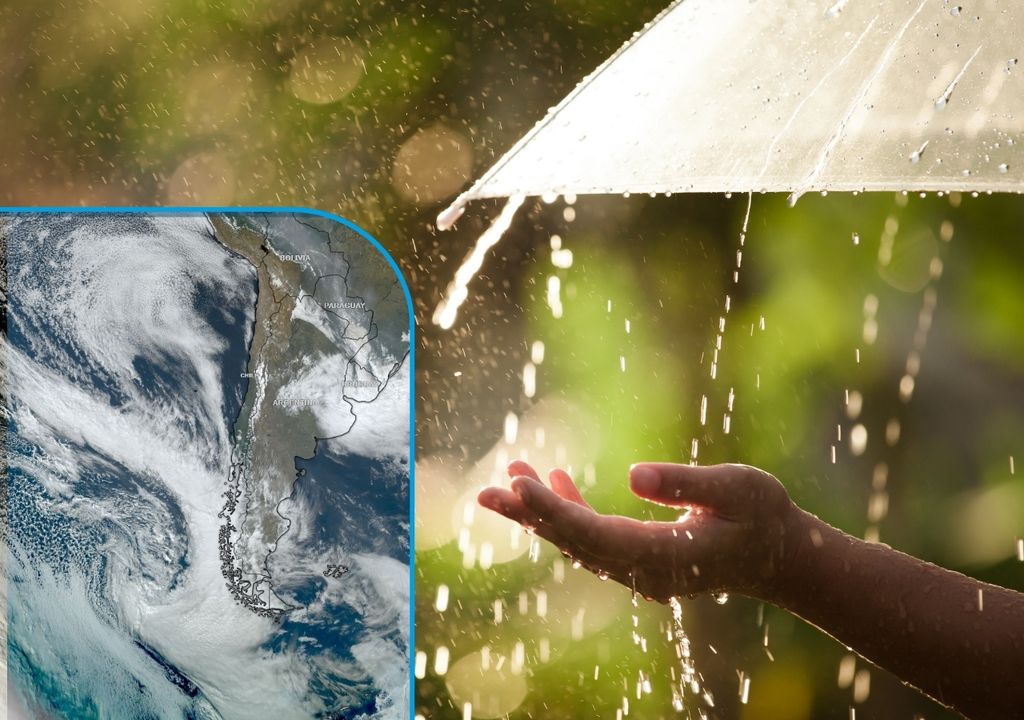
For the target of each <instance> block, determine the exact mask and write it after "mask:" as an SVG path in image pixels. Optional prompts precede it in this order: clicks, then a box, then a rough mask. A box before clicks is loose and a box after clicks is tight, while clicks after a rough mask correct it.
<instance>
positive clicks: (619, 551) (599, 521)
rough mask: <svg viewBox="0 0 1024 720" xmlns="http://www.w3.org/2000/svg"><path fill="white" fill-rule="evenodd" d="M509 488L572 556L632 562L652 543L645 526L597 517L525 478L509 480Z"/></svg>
mask: <svg viewBox="0 0 1024 720" xmlns="http://www.w3.org/2000/svg"><path fill="white" fill-rule="evenodd" d="M512 489H513V491H514V492H516V493H517V494H518V495H519V497H520V498H521V499H522V501H523V504H524V505H525V506H526V507H527V508H529V509H530V510H532V511H533V512H534V513H535V514H536V515H537V517H538V518H539V519H540V522H541V524H543V525H550V526H553V527H554V528H556V529H557V531H558V532H559V533H560V534H561V535H562V536H563V537H564V538H565V539H566V540H567V541H568V542H569V543H571V544H572V546H573V548H574V550H575V553H587V554H589V555H592V556H594V557H597V558H603V559H606V560H607V559H614V560H616V561H626V562H631V561H632V559H633V558H634V557H636V556H637V555H638V554H639V553H641V552H644V551H645V550H646V548H647V546H648V545H649V543H650V542H651V541H652V539H653V538H652V537H651V532H650V529H649V528H648V526H647V524H646V523H643V522H640V521H639V520H634V519H632V518H625V517H618V516H612V515H599V514H597V513H595V512H594V511H593V510H591V509H590V508H589V507H584V506H583V505H578V504H576V503H574V502H571V501H569V500H565V499H563V498H562V497H559V496H558V495H556V494H555V493H554V492H552V491H551V490H549V489H548V488H546V487H544V485H542V484H541V483H538V482H536V481H535V480H531V479H530V478H526V477H518V478H516V479H515V480H513V481H512Z"/></svg>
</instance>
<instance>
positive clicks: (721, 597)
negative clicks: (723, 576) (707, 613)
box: [714, 593, 729, 605]
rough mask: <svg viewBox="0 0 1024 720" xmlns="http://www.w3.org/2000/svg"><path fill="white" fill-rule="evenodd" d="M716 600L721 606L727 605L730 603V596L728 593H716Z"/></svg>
mask: <svg viewBox="0 0 1024 720" xmlns="http://www.w3.org/2000/svg"><path fill="white" fill-rule="evenodd" d="M714 598H715V602H716V603H717V604H719V605H725V604H726V603H727V602H729V595H728V594H727V593H715V594H714Z"/></svg>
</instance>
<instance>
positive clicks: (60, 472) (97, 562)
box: [0, 212, 411, 720]
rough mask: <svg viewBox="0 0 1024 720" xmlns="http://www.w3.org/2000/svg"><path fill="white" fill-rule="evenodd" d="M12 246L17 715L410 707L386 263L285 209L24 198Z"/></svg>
mask: <svg viewBox="0 0 1024 720" xmlns="http://www.w3.org/2000/svg"><path fill="white" fill-rule="evenodd" d="M0 243H2V244H3V246H4V248H3V249H4V253H3V254H4V258H5V261H6V275H5V279H6V287H5V288H4V291H3V296H2V298H3V300H5V302H6V308H5V310H6V323H5V334H4V339H3V342H2V345H0V363H2V365H3V371H2V373H0V390H2V394H3V400H4V401H3V411H4V415H5V420H6V423H5V431H6V434H5V440H4V462H5V463H6V483H5V487H4V490H5V491H6V504H7V510H6V518H7V523H6V528H4V532H5V534H6V544H7V548H8V549H7V553H6V557H4V558H0V562H2V563H3V564H4V567H3V572H2V573H0V585H2V584H3V581H4V579H5V581H6V590H5V593H0V599H4V601H5V602H6V606H7V612H6V622H7V627H6V635H7V642H6V643H5V645H6V647H5V648H4V649H5V650H6V673H7V675H8V677H7V683H6V685H7V691H8V697H7V709H8V715H7V717H10V718H12V719H16V718H73V719H74V720H86V719H89V718H97V719H100V718H102V719H104V720H122V719H123V720H141V719H149V718H160V719H164V718H167V719H171V718H174V719H175V720H181V719H183V718H195V719H197V720H199V719H204V720H205V719H207V718H223V719H225V720H226V719H228V718H239V719H241V718H245V719H246V720H259V719H262V718H267V719H272V720H290V719H292V718H294V719H296V720H299V719H303V720H305V719H308V718H324V719H337V718H395V719H398V718H402V719H404V718H406V717H408V714H409V713H408V707H409V705H408V694H409V685H408V682H409V681H408V667H409V492H410V488H409V484H410V483H409V480H410V464H411V458H410V440H411V418H410V398H411V374H410V373H411V368H410V363H411V355H410V352H411V349H410V347H411V346H410V331H411V327H410V314H409V309H408V308H409V304H408V300H407V295H406V292H405V289H404V286H403V284H402V282H401V280H400V278H399V277H398V275H397V274H396V270H395V269H393V267H392V265H391V264H389V261H388V259H387V258H386V257H385V256H384V255H383V254H382V253H381V252H380V251H379V250H378V249H377V248H376V247H375V246H374V245H373V244H371V243H370V242H369V241H368V240H366V239H365V238H364V237H362V236H361V235H360V234H359V233H357V232H356V231H355V230H353V229H351V228H349V227H347V226H345V225H342V224H341V223H338V222H335V221H332V220H329V219H326V218H324V217H321V216H318V215H313V214H296V213H273V212H266V213H250V214H241V213H228V214H201V213H191V214H136V213H123V214H100V213H70V214H30V213H24V214H22V213H15V214H7V215H0ZM4 594H5V595H6V598H3V595H4ZM0 609H2V608H0ZM0 630H3V626H2V625H0ZM2 659H3V658H2V657H0V660H2ZM3 669H4V668H3V664H2V663H0V670H3ZM2 679H3V678H0V680H2Z"/></svg>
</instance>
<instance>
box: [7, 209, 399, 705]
mask: <svg viewBox="0 0 1024 720" xmlns="http://www.w3.org/2000/svg"><path fill="white" fill-rule="evenodd" d="M0 213H4V214H8V213H9V214H23V215H25V214H30V213H35V214H42V215H56V214H59V213H76V214H79V215H87V214H89V213H96V214H134V215H197V214H206V213H238V214H241V213H250V214H254V215H255V214H264V215H286V214H301V215H315V216H318V217H322V218H325V219H327V220H330V221H332V222H335V223H338V224H339V225H343V226H344V227H347V228H348V229H349V230H352V231H353V232H355V233H356V234H357V235H359V236H360V237H362V238H363V239H364V240H366V241H368V242H369V243H370V244H371V245H373V246H374V247H375V248H376V249H377V252H379V253H380V254H381V255H383V256H384V259H385V260H387V261H388V264H389V265H390V266H391V269H392V270H394V271H395V277H397V278H398V282H399V284H400V285H401V286H402V292H403V293H405V306H406V309H407V310H408V312H409V718H410V719H413V718H415V717H416V674H415V669H416V668H415V665H416V564H415V555H416V315H415V312H414V310H413V304H412V293H411V292H410V291H409V284H408V283H407V282H406V281H405V275H403V274H402V269H401V268H400V267H398V263H397V262H395V259H394V258H393V257H391V253H389V252H388V251H387V249H386V248H385V247H384V246H383V245H381V244H380V242H379V241H378V240H377V238H375V237H373V236H372V235H370V233H368V232H366V231H365V230H363V229H362V228H361V227H359V226H358V225H356V224H355V223H354V222H352V221H351V220H347V219H345V218H343V217H341V216H340V215H335V214H334V213H329V212H325V211H324V210H314V209H313V208H305V207H249V206H240V207H230V206H195V207H193V206H175V207H160V206H154V207H146V206H124V207H117V206H100V207H90V206H84V205H70V206H46V207H9V206H2V207H0Z"/></svg>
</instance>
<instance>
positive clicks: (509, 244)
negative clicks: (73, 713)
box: [0, 0, 1024, 720]
mask: <svg viewBox="0 0 1024 720" xmlns="http://www.w3.org/2000/svg"><path fill="white" fill-rule="evenodd" d="M660 9H661V5H660V3H652V2H641V1H640V0H625V1H622V0H617V1H613V0H601V1H588V0H540V1H536V2H521V1H517V2H512V1H511V0H510V1H505V0H490V1H486V2H484V1H481V2H476V3H447V2H440V3H435V2H431V3H398V2H372V3H371V2H364V3H358V2H354V1H348V0H339V1H327V0H222V1H221V2H206V3H203V2H198V1H195V0H163V1H158V0H154V1H152V2H129V1H128V0H114V1H113V2H111V1H106V2H98V1H95V2H92V1H89V2H87V1H85V0H66V1H65V2H60V3H57V2H39V1H38V0H33V1H28V0H8V2H5V3H4V4H3V6H2V7H0V137H2V139H3V147H4V153H3V162H2V164H0V202H2V203H3V204H7V205H41V204H48V205H58V204H61V205H63V204H69V205H79V204H81V205H122V204H143V205H149V204H168V205H198V204H228V205H295V206H308V207H314V208H319V209H323V210H327V211H331V212H336V213H339V214H341V215H344V216H345V217H348V218H350V219H352V220H353V221H355V222H357V223H358V224H360V225H361V226H363V227H364V228H366V229H367V230H368V231H369V232H371V233H372V234H374V235H375V236H376V237H377V238H379V239H380V240H381V242H382V243H383V244H384V245H385V246H386V247H387V248H389V249H390V250H391V252H392V254H393V255H394V256H395V258H396V259H397V260H398V262H399V263H400V265H401V266H402V267H403V269H404V271H405V274H406V276H407V278H408V280H409V282H410V284H411V286H412V288H413V293H414V300H415V306H416V312H417V320H418V325H419V333H418V338H417V345H418V347H417V351H418V355H417V384H418V387H417V413H418V415H417V444H418V456H419V461H418V464H417V465H418V466H417V472H418V478H417V489H416V497H417V507H418V512H417V522H416V529H417V564H418V569H417V575H416V581H417V582H416V587H417V612H416V624H417V637H416V648H415V649H416V652H417V663H418V665H419V668H418V670H420V673H419V674H421V675H422V678H421V679H419V680H418V681H417V707H416V711H417V713H419V714H421V715H422V716H424V717H426V718H459V717H465V716H466V712H467V709H466V705H467V703H468V704H469V705H470V708H469V713H470V714H471V715H474V716H476V717H500V716H504V715H505V714H509V715H510V716H511V717H533V718H576V717H587V718H589V717H601V718H614V717H617V712H618V711H622V710H625V706H624V702H623V698H627V699H628V715H629V717H640V718H660V717H665V718H668V717H678V716H679V715H677V713H675V712H674V711H673V710H672V708H671V693H670V689H669V684H670V680H669V678H670V674H671V672H672V671H673V670H676V671H678V660H677V659H676V657H675V653H674V649H673V647H672V646H671V645H670V643H669V642H668V641H667V640H666V639H665V635H666V630H667V629H668V621H669V619H670V614H669V611H668V610H667V609H666V608H664V607H661V606H654V605H648V604H646V603H642V602H641V604H640V607H638V608H637V609H635V610H634V608H633V607H632V606H631V604H630V598H629V592H628V591H627V590H625V589H623V588H621V587H618V586H613V585H612V584H611V583H601V582H600V581H598V580H596V579H594V578H592V577H590V576H588V575H586V574H585V573H584V572H583V571H575V570H572V569H571V568H570V567H568V566H567V565H566V564H565V563H564V561H563V560H562V558H561V556H560V555H559V554H558V553H557V552H553V551H552V550H551V549H550V548H547V547H539V546H538V548H537V550H538V551H537V552H531V550H530V545H531V539H530V538H529V537H527V536H524V535H523V534H522V533H521V532H519V531H518V530H516V529H514V528H512V527H510V526H509V524H508V523H505V522H504V521H502V520H500V519H497V518H488V517H485V516H484V514H483V513H482V512H477V511H475V510H474V508H473V503H472V498H473V496H474V495H475V492H476V490H477V489H478V488H479V487H480V486H481V485H484V484H487V483H490V482H500V481H502V477H501V475H502V473H501V468H502V465H503V463H504V462H505V461H506V460H507V459H510V458H513V457H517V456H523V455H525V456H527V457H528V458H529V459H531V460H532V461H535V462H537V463H538V464H539V465H541V466H542V467H544V468H546V467H547V466H549V465H551V464H554V463H561V464H566V465H569V466H571V467H572V469H573V472H574V474H575V475H576V476H577V478H578V479H579V480H580V482H581V484H582V485H583V486H584V488H585V494H586V496H587V498H588V499H589V500H590V501H591V502H592V503H593V504H594V505H596V506H597V507H598V508H599V509H601V510H605V511H611V512H620V513H628V514H632V515H637V516H644V517H651V516H653V515H652V509H651V508H649V507H644V506H642V504H641V503H639V502H638V501H635V500H633V499H631V497H630V496H629V493H628V491H627V490H626V485H625V475H626V469H627V467H628V466H629V464H630V463H632V462H635V461H637V460H640V459H664V460H676V461H688V460H690V459H691V457H692V450H693V444H694V441H695V440H696V444H697V447H698V450H699V454H698V457H699V461H700V462H718V461H726V460H729V461H740V462H746V463H751V464H755V465H759V466H762V467H764V468H766V469H768V470H770V471H772V472H773V473H775V474H776V475H778V476H779V477H780V478H781V479H782V480H783V481H784V482H785V484H786V486H787V487H788V488H789V490H790V492H791V493H792V494H793V496H794V498H795V499H796V500H797V501H798V502H799V503H800V504H801V505H802V506H803V507H805V508H806V509H808V510H810V511H812V512H815V513H818V514H819V515H821V516H822V518H824V519H825V520H827V521H828V522H830V523H832V524H834V525H837V526H838V527H841V528H843V529H844V530H846V531H848V532H851V533H853V534H857V535H860V536H869V537H876V536H877V537H880V539H881V540H882V541H883V542H887V543H890V544H891V545H893V546H894V547H897V548H899V549H901V550H905V551H907V552H910V553H912V554H915V555H918V556H920V557H923V558H926V559H928V560H932V561H934V562H937V563H940V564H943V565H946V566H949V567H953V568H956V569H959V570H962V571H964V572H967V573H970V574H972V575H974V576H976V577H979V578H982V579H985V580H988V581H992V582H997V583H1000V584H1004V585H1007V586H1010V587H1015V588H1017V589H1021V590H1024V563H1022V562H1020V561H1018V560H1017V557H1016V552H1017V551H1016V544H1017V541H1018V539H1019V538H1020V537H1022V536H1024V482H1022V481H1021V477H1020V474H1021V472H1024V471H1022V470H1020V469H1018V470H1017V474H1016V475H1014V474H1011V469H1012V465H1013V457H1014V456H1015V455H1016V457H1017V462H1018V464H1020V463H1021V462H1024V290H1022V287H1021V285H1022V281H1024V242H1022V240H1024V238H1022V237H1021V228H1022V226H1024V202H1022V200H1021V198H1020V197H1016V196H983V197H972V196H970V195H964V196H960V195H952V196H942V197H940V196H934V195H932V196H929V197H926V198H920V197H918V196H916V195H911V196H904V195H898V194H897V195H893V194H864V195H859V196H850V195H835V194H833V195H830V196H828V197H820V196H816V195H815V196H807V197H804V198H802V199H801V200H800V201H799V202H798V203H797V205H796V206H795V207H794V208H790V207H788V206H787V204H786V202H785V198H783V197H777V196H755V197H754V198H753V201H752V207H751V211H750V225H749V232H748V234H747V239H746V243H745V245H744V247H743V248H742V252H743V255H742V265H741V268H740V270H739V282H738V283H737V282H734V275H733V273H734V271H735V268H736V264H737V254H736V253H737V250H738V249H739V237H740V228H741V225H742V220H743V216H744V213H745V210H746V207H747V198H746V196H743V197H733V198H726V197H722V196H673V197H657V198H649V197H635V196H634V197H630V198H622V197H581V198H578V199H574V198H560V199H557V200H554V201H553V202H550V203H546V202H542V201H540V200H530V201H528V202H527V204H526V206H525V207H524V208H523V210H522V211H520V214H519V216H518V218H517V220H516V222H515V223H514V225H513V228H512V230H511V231H510V232H509V233H508V235H507V236H506V238H505V239H504V240H503V241H502V243H501V244H500V245H499V246H498V247H497V248H495V250H494V251H492V253H491V254H490V255H489V257H488V259H487V261H486V262H485V264H484V267H483V270H482V272H481V274H480V276H479V277H478V278H476V279H475V280H474V281H473V282H472V284H471V286H470V299H469V301H468V302H467V304H466V305H465V306H464V307H463V309H462V311H461V312H460V314H459V317H458V319H457V321H456V323H455V326H454V327H453V328H452V329H451V330H448V331H443V330H441V329H439V328H437V327H436V326H434V325H433V324H432V323H431V315H432V314H433V310H434V307H435V305H436V304H437V302H438V300H439V299H440V297H441V295H442V293H443V291H444V289H445V287H446V285H447V283H448V282H449V280H450V279H451V278H452V276H453V274H454V272H455V269H456V268H457V266H458V265H459V263H460V262H461V261H462V259H463V258H464V257H465V255H466V253H467V252H468V249H469V248H470V247H471V245H472V243H473V242H474V240H475V239H476V237H477V236H478V235H479V234H480V232H481V231H482V230H483V229H484V228H485V227H486V226H487V224H488V222H489V220H490V219H491V218H493V216H494V215H495V214H496V212H497V209H498V207H499V204H497V203H488V202H482V203H479V204H477V205H476V206H474V207H471V208H470V209H469V211H468V213H467V215H466V216H465V217H464V218H463V219H462V220H460V222H459V225H458V227H457V229H456V230H454V231H452V232H448V233H441V234H439V233H437V232H436V231H435V230H434V229H433V226H432V221H433V218H434V216H435V215H436V213H437V212H438V211H439V210H440V209H442V208H443V207H444V206H445V205H446V204H447V202H448V201H450V200H451V198H452V197H453V196H454V195H455V194H456V193H457V192H458V191H459V190H460V189H461V188H462V187H464V186H465V184H466V183H467V182H468V181H469V180H470V179H472V178H473V177H475V176H478V175H479V174H480V173H481V172H483V171H484V170H485V169H486V168H487V167H488V166H489V165H490V163H491V162H493V161H494V160H495V159H496V158H497V156H499V155H500V154H501V153H502V152H503V151H504V150H505V149H507V148H508V147H509V146H510V145H511V144H512V143H513V142H514V141H515V140H516V139H518V137H519V136H520V135H522V133H524V132H525V131H527V130H528V129H529V128H530V127H531V126H532V124H533V123H534V122H535V121H536V120H537V119H539V118H540V117H541V116H542V115H543V114H544V112H545V110H546V108H547V107H549V106H550V105H552V104H554V103H555V102H557V100H559V99H560V98H561V97H562V96H563V95H564V94H565V93H566V92H568V91H569V90H570V89H571V88H572V87H573V86H574V85H575V83H576V82H578V81H579V80H580V79H581V78H582V77H583V76H584V75H586V73H587V72H589V71H590V70H591V69H592V68H593V67H594V66H596V65H597V64H598V63H599V62H600V61H602V60H603V59H604V58H605V57H606V56H607V55H608V54H609V53H611V52H612V51H614V50H615V49H616V48H617V47H618V46H619V45H620V44H621V43H622V42H623V41H625V40H626V39H627V38H628V37H629V36H630V34H631V33H632V32H633V31H634V30H636V29H638V28H639V27H641V26H642V25H643V23H644V22H646V21H647V20H649V19H651V18H652V17H653V16H654V15H655V14H656V13H657V12H658V11H659V10H660ZM691 70H692V71H694V72H697V71H699V69H696V68H695V69H691ZM681 131H685V129H681ZM570 201H571V202H570ZM555 249H557V250H558V251H559V252H557V253H554V254H553V250H555ZM565 250H569V251H571V259H570V257H569V255H568V254H567V253H565V252H564V251H565ZM553 277H554V278H557V281H552V280H551V278H553ZM553 282H556V283H557V292H554V290H553ZM549 296H550V297H549ZM556 297H557V300H556ZM727 298H728V300H727ZM727 302H728V306H729V310H728V312H726V303H727ZM559 306H560V310H556V309H555V308H558V307H559ZM922 312H923V314H924V317H922ZM556 314H560V315H561V316H560V317H555V315H556ZM722 317H725V318H726V323H725V331H724V333H722V341H721V349H720V350H719V352H718V355H717V358H716V355H715V351H716V349H717V348H716V345H717V340H716V338H717V336H718V335H719V334H720V333H719V328H720V318H722ZM627 323H628V325H627ZM713 362H714V363H715V375H716V377H715V378H714V379H712V377H711V367H712V363H713ZM524 376H526V377H525V379H524ZM905 376H906V377H909V378H910V379H911V380H912V381H913V382H912V385H913V388H912V393H908V392H907V391H908V390H909V389H910V386H911V382H910V381H908V380H906V379H904V378H905ZM531 378H535V381H533V380H531ZM901 387H902V394H901ZM730 395H732V401H731V403H732V408H731V411H730V409H729V405H730ZM705 396H706V397H707V401H706V402H707V412H706V424H705V425H701V422H700V414H701V413H700V408H701V404H702V398H703V397H705ZM726 414H728V416H729V419H728V432H726V431H725V424H726V421H725V418H724V416H725V415H726ZM658 516H659V517H664V515H663V514H659V515H658ZM878 591H879V592H885V588H878ZM634 614H635V615H636V628H635V632H636V634H637V635H638V636H642V637H643V638H644V639H645V646H644V645H643V644H637V643H636V642H634V637H633V635H634V621H633V615H634ZM499 617H500V622H499V621H498V620H499ZM684 623H685V626H686V628H687V631H688V633H689V634H690V637H691V640H692V642H693V648H694V655H695V661H696V665H697V669H698V671H699V672H700V673H701V675H702V677H703V680H704V684H705V687H706V688H707V689H709V690H710V691H711V692H712V693H713V695H714V707H713V708H709V707H708V706H707V704H706V703H705V702H703V701H700V700H699V699H696V698H694V699H689V700H688V707H689V709H690V716H691V717H693V718H697V717H698V716H699V712H700V711H701V710H703V711H704V712H706V713H707V714H708V715H709V716H710V717H718V718H723V719H726V718H785V719H787V720H800V719H801V718H850V717H851V709H850V708H851V707H852V708H855V709H856V717H857V718H864V717H867V718H907V719H909V718H914V717H915V716H923V717H927V718H929V719H930V720H931V719H933V718H946V717H952V715H951V714H949V713H947V712H945V711H943V710H941V709H940V708H938V707H937V706H935V705H934V704H932V703H930V702H929V701H927V700H925V699H923V698H921V697H920V696H919V695H917V694H916V693H915V692H914V691H913V690H910V689H907V688H904V687H902V686H901V685H900V684H899V683H898V682H897V681H896V680H895V679H894V678H892V677H890V676H888V675H886V674H885V673H883V672H881V671H878V670H873V669H871V668H870V667H869V666H868V665H867V664H866V663H864V662H863V661H859V660H853V659H851V657H850V656H849V654H848V652H847V651H846V650H845V649H844V648H842V647H840V646H839V645H838V644H837V643H835V642H834V641H832V640H831V639H829V638H828V637H826V636H824V635H823V634H821V633H820V632H818V631H817V630H815V629H813V628H810V627H809V626H807V625H806V624H804V623H803V622H802V621H799V620H796V619H794V618H793V617H791V616H789V615H788V614H786V613H784V612H782V611H780V610H777V609H774V608H771V607H767V608H764V607H761V606H760V605H759V604H758V603H754V602H752V601H748V600H745V599H743V598H732V599H730V601H729V602H728V603H727V604H725V605H724V606H720V605H717V604H715V603H714V602H713V601H711V600H709V599H698V600H694V601H686V602H684ZM766 642H767V645H765V643H766ZM766 647H767V650H766ZM712 648H713V649H712ZM641 672H642V673H644V675H645V677H647V678H649V680H650V687H651V692H650V693H645V692H641V697H640V698H639V699H638V698H637V692H636V687H637V683H638V680H641V676H640V673H641ZM743 678H749V681H750V691H749V696H748V698H747V702H746V703H743V702H741V698H740V693H739V688H740V687H741V686H742V685H743ZM682 716H683V717H685V716H686V714H685V713H684V714H683V715H682Z"/></svg>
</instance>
